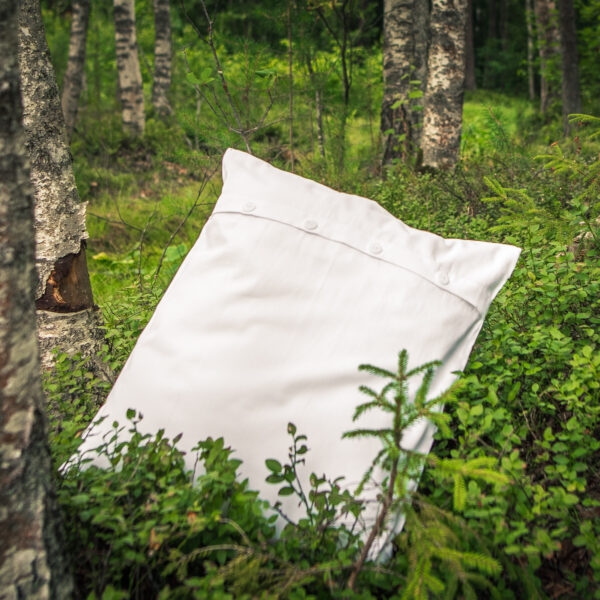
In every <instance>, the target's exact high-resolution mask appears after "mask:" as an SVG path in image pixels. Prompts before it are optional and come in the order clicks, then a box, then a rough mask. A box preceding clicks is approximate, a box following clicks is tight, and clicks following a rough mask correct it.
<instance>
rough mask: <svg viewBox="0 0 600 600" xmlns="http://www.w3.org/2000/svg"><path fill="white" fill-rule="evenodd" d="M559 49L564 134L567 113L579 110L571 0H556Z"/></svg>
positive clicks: (568, 129) (573, 18)
mask: <svg viewBox="0 0 600 600" xmlns="http://www.w3.org/2000/svg"><path fill="white" fill-rule="evenodd" d="M558 6H559V27H560V50H561V60H562V113H563V130H564V133H565V135H568V134H569V133H570V131H571V125H570V123H569V115H570V114H573V113H580V112H581V93H580V89H579V65H578V59H577V32H576V29H575V9H574V7H573V0H558Z"/></svg>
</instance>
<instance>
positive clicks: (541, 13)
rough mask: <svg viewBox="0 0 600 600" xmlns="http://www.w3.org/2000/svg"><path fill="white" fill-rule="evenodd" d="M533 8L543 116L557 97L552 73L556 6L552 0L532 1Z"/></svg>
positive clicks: (555, 38) (554, 49)
mask: <svg viewBox="0 0 600 600" xmlns="http://www.w3.org/2000/svg"><path fill="white" fill-rule="evenodd" d="M533 6H534V12H535V22H536V27H537V34H538V47H539V54H540V73H541V77H540V111H541V113H542V114H543V115H545V114H546V113H547V112H548V108H549V107H550V105H551V104H552V101H553V100H554V99H555V98H556V95H557V93H556V85H555V84H556V82H555V81H554V79H555V77H554V75H555V74H554V73H553V67H554V62H555V60H556V54H557V51H558V47H559V35H558V29H557V27H556V5H555V4H554V0H534V1H533Z"/></svg>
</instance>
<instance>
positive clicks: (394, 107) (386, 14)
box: [381, 0, 415, 164]
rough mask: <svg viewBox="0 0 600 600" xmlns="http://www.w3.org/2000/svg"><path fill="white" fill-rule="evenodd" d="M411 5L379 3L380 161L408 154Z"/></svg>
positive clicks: (406, 1) (397, 0) (402, 0)
mask: <svg viewBox="0 0 600 600" xmlns="http://www.w3.org/2000/svg"><path fill="white" fill-rule="evenodd" d="M414 4H415V0H384V3H383V102H382V106H381V132H382V134H383V136H384V146H383V164H388V163H390V162H391V160H392V159H393V158H402V159H403V160H404V159H406V158H407V155H408V154H410V143H411V140H412V135H411V134H412V131H411V122H410V119H409V115H408V111H409V105H408V92H409V90H410V83H409V81H410V79H411V78H412V77H411V75H412V73H411V65H412V63H413V59H414V50H415V44H414V37H413V31H414V23H413V17H414V15H413V10H414ZM399 138H404V139H401V140H400V139H399Z"/></svg>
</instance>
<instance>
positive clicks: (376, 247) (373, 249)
mask: <svg viewBox="0 0 600 600" xmlns="http://www.w3.org/2000/svg"><path fill="white" fill-rule="evenodd" d="M369 252H370V253H371V254H381V253H382V252H383V248H382V246H381V244H378V243H377V242H373V243H372V244H370V245H369Z"/></svg>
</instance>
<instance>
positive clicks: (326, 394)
mask: <svg viewBox="0 0 600 600" xmlns="http://www.w3.org/2000/svg"><path fill="white" fill-rule="evenodd" d="M223 182H224V183H223V190H222V194H221V196H220V198H219V200H218V202H217V204H216V206H215V208H214V211H213V214H212V216H211V217H210V219H209V220H208V222H207V223H206V225H205V226H204V229H203V230H202V233H201V235H200V237H199V239H198V241H197V243H196V244H195V246H194V247H193V248H192V250H191V251H190V252H189V254H188V256H187V257H186V259H185V261H184V262H183V264H182V265H181V267H180V269H179V271H178V272H177V274H176V276H175V278H174V279H173V281H172V283H171V285H170V286H169V288H168V290H167V291H166V293H165V295H164V297H163V299H162V300H161V302H160V304H159V305H158V307H157V309H156V312H155V314H154V316H153V317H152V319H151V320H150V322H149V324H148V326H147V327H146V329H145V330H144V332H143V333H142V335H141V336H140V338H139V340H138V342H137V345H136V347H135V349H134V350H133V352H132V354H131V356H130V357H129V360H128V361H127V364H126V365H125V367H124V369H123V371H122V373H121V375H120V376H119V379H118V381H117V382H116V384H115V386H114V389H113V390H112V392H111V394H110V396H109V397H108V400H107V401H106V404H105V405H104V406H103V407H102V408H101V409H100V411H99V413H98V417H107V418H106V419H105V420H104V421H103V422H102V423H101V424H100V425H95V426H94V425H92V426H91V427H90V428H89V429H88V432H87V434H86V437H85V440H84V442H83V445H82V446H81V448H80V452H83V451H86V450H89V449H91V448H94V447H95V446H97V445H98V440H99V437H98V436H101V435H102V434H104V433H106V432H107V431H109V430H110V429H111V427H112V422H113V421H114V420H117V421H119V423H120V424H125V423H126V416H125V415H126V412H127V409H129V408H133V409H135V410H137V411H140V412H141V413H143V415H144V418H143V420H142V422H141V423H140V429H141V430H142V431H143V432H148V433H155V432H156V431H157V430H158V429H164V430H165V432H166V435H167V436H168V437H171V438H173V437H174V436H176V435H177V434H179V433H183V436H182V438H181V440H180V441H179V442H178V447H179V448H180V449H181V450H183V451H188V454H187V459H188V461H189V466H190V467H192V466H193V464H192V463H193V460H194V453H191V452H189V450H190V449H191V448H192V447H193V446H194V445H195V444H196V443H197V441H199V440H202V439H205V438H206V437H208V436H211V437H213V438H216V437H220V436H224V438H225V443H226V444H227V445H230V446H232V447H233V448H234V449H235V450H236V454H235V456H236V457H237V458H240V459H241V460H242V461H243V464H242V465H241V467H240V471H241V476H242V478H245V477H247V478H248V479H249V482H250V486H251V487H252V488H253V489H257V490H259V491H260V494H261V496H262V497H263V498H265V499H267V500H270V501H271V502H273V503H274V502H276V501H277V500H281V501H282V502H283V507H282V508H283V511H284V512H285V513H286V514H287V515H288V516H289V517H291V518H292V519H298V518H299V517H300V516H302V514H303V513H302V509H301V508H299V507H298V505H297V500H295V499H294V497H289V498H283V497H278V496H277V492H278V489H279V487H280V486H277V485H271V484H267V483H265V478H266V477H267V475H268V474H269V473H268V471H267V468H266V466H265V459H267V458H277V459H279V460H280V461H282V462H283V461H284V460H285V459H286V457H287V449H288V446H289V444H290V438H289V436H288V434H287V429H286V426H287V424H288V422H290V421H291V422H293V423H295V424H296V426H297V428H298V432H299V433H304V434H306V435H307V436H308V446H309V448H310V451H309V453H308V454H307V455H305V458H306V466H305V468H304V469H303V479H304V481H303V483H304V485H305V486H306V487H305V489H306V488H308V487H309V486H308V477H309V475H310V473H312V472H315V473H316V474H317V475H322V474H323V473H325V474H326V475H327V476H328V477H330V478H332V479H333V478H335V477H338V476H340V475H344V476H345V478H346V479H345V480H344V481H345V483H346V485H348V486H349V487H350V488H352V489H354V488H355V486H356V485H357V483H358V482H359V481H360V479H361V477H362V476H363V474H364V473H365V471H366V469H367V468H368V466H369V464H370V462H371V460H372V459H373V458H374V456H375V455H376V454H377V452H378V451H379V450H380V442H378V441H376V440H369V439H342V437H341V436H342V434H343V433H344V432H345V431H349V430H351V429H354V428H356V424H355V423H353V422H352V415H353V413H354V410H355V407H356V406H357V404H358V403H360V402H362V401H364V396H363V395H362V394H360V393H359V392H358V387H359V386H360V385H362V384H364V385H369V386H372V387H374V388H375V389H380V388H381V386H382V383H385V382H384V381H383V380H380V379H378V378H376V380H374V378H373V376H371V375H369V374H367V373H365V372H359V371H358V370H357V367H358V365H359V364H361V363H370V364H373V365H376V366H379V367H383V368H387V369H390V370H392V371H395V368H396V363H397V356H398V352H399V351H400V350H401V349H403V348H406V349H407V350H408V355H409V368H410V367H414V366H418V365H421V364H423V363H424V362H426V361H431V360H436V359H439V360H441V361H443V366H442V367H441V368H440V369H439V370H438V372H437V375H436V377H435V379H434V381H433V385H432V388H431V394H432V395H438V394H440V393H441V392H442V391H443V390H445V389H446V388H447V387H448V386H449V385H450V384H451V383H452V381H453V380H454V378H455V376H454V375H453V374H452V373H453V372H454V371H457V370H462V369H463V368H464V366H465V364H466V362H467V359H468V357H469V353H470V351H471V348H472V346H473V343H474V342H475V339H476V337H477V334H478V332H479V330H480V329H481V326H482V323H483V319H484V316H485V314H486V312H487V310H488V307H489V305H490V302H491V301H492V299H493V298H494V296H495V295H496V294H497V293H498V291H499V290H500V288H501V287H502V285H503V284H504V282H505V281H506V279H507V278H508V277H509V275H510V273H511V272H512V269H513V268H514V266H515V264H516V261H517V259H518V256H519V253H520V250H519V249H518V248H515V247H513V246H506V245H501V244H491V243H485V242H473V241H465V240H446V239H443V238H441V237H439V236H437V235H433V234H431V233H427V232H424V231H419V230H416V229H412V228H411V227H408V226H407V225H405V224H404V223H402V222H401V221H399V220H398V219H396V218H394V217H393V216H392V215H390V214H389V213H388V212H386V211H385V210H384V209H383V208H381V207H380V206H379V205H378V204H376V203H375V202H373V201H371V200H367V199H365V198H360V197H358V196H352V195H349V194H343V193H339V192H336V191H334V190H332V189H330V188H327V187H325V186H323V185H320V184H318V183H315V182H314V181H310V180H307V179H303V178H302V177H298V176H296V175H293V174H290V173H286V172H284V171H280V170H278V169H276V168H274V167H272V166H271V165H269V164H268V163H266V162H263V161H262V160H259V159H257V158H255V157H253V156H250V155H248V154H245V153H243V152H240V151H237V150H232V149H230V150H228V151H227V152H226V153H225V156H224V158H223ZM388 420H389V417H387V416H381V415H379V414H377V413H375V412H373V413H369V414H368V416H365V418H364V420H363V419H361V422H360V425H361V426H373V427H382V426H387V425H388ZM433 434H434V428H433V426H432V425H431V424H429V423H427V422H419V423H417V424H416V426H414V427H413V429H412V430H411V431H410V432H409V434H408V435H406V436H405V438H404V440H403V444H404V446H405V447H406V448H410V449H414V450H418V451H420V452H423V453H427V452H429V450H430V448H431V445H432V440H433ZM375 495H376V490H374V489H371V491H369V492H365V496H366V499H371V500H372V499H374V498H375ZM370 504H371V505H374V504H375V503H370ZM373 516H374V513H373V511H371V514H368V515H367V519H371V518H373ZM401 525H402V520H401V519H399V520H397V521H396V523H395V525H392V526H390V528H391V529H392V533H393V532H394V531H398V530H399V528H400V527H401Z"/></svg>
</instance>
